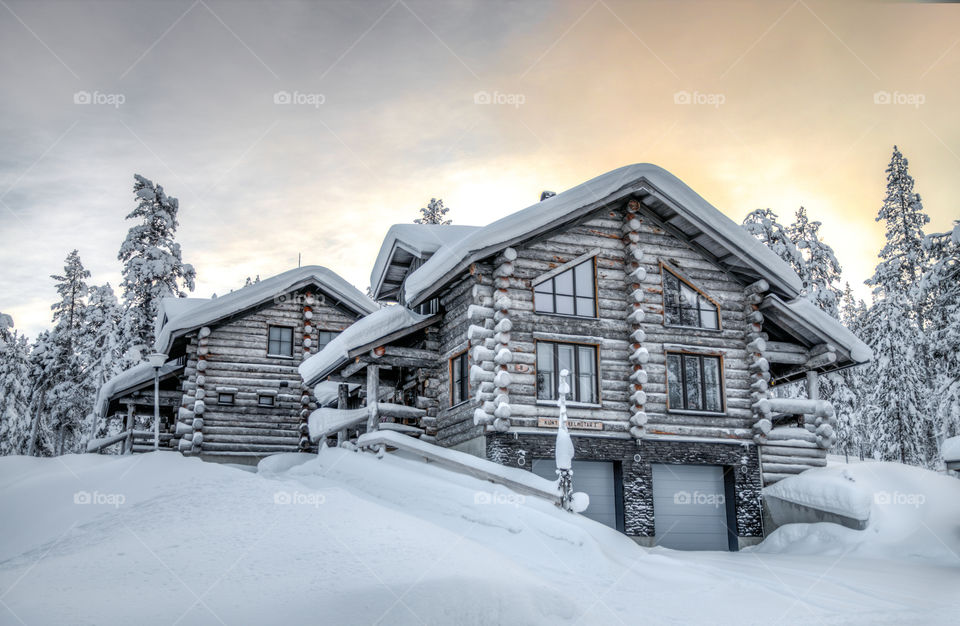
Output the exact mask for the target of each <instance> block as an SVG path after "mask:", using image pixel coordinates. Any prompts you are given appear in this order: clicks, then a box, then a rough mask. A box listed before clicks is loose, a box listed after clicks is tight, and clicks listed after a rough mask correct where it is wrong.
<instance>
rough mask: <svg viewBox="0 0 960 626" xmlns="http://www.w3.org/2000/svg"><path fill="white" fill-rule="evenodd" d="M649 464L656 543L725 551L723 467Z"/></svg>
mask: <svg viewBox="0 0 960 626" xmlns="http://www.w3.org/2000/svg"><path fill="white" fill-rule="evenodd" d="M652 467H653V516H654V525H655V527H656V533H657V545H658V546H664V547H666V548H673V549H675V550H728V549H729V539H728V538H727V506H726V497H725V489H724V481H723V467H721V466H719V465H660V464H653V466H652Z"/></svg>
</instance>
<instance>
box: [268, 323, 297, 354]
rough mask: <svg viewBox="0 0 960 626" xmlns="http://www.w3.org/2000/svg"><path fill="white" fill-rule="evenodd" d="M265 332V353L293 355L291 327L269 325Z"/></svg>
mask: <svg viewBox="0 0 960 626" xmlns="http://www.w3.org/2000/svg"><path fill="white" fill-rule="evenodd" d="M267 332H268V336H267V355H269V356H293V328H290V327H289V326H270V327H269V328H268V331H267Z"/></svg>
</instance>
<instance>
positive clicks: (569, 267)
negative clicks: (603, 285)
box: [530, 253, 600, 320]
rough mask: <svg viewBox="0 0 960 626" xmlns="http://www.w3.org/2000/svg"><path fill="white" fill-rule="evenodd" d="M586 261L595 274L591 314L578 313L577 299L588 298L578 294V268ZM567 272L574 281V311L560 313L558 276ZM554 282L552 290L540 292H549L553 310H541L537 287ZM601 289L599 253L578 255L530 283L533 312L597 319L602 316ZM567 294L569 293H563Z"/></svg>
mask: <svg viewBox="0 0 960 626" xmlns="http://www.w3.org/2000/svg"><path fill="white" fill-rule="evenodd" d="M585 263H590V269H591V272H592V275H593V296H591V297H590V299H591V300H592V301H593V313H592V314H591V315H578V314H577V300H578V299H586V298H587V296H578V295H577V273H576V269H577V268H578V267H580V266H581V265H583V264H585ZM567 272H570V273H571V276H572V283H573V294H572V296H570V297H572V298H573V313H558V312H557V283H556V280H557V277H558V276H561V275H563V274H566V273H567ZM548 282H549V283H552V290H551V291H550V292H540V293H549V294H550V296H551V303H552V305H553V311H541V310H539V309H538V308H537V287H539V286H540V285H543V284H544V283H548ZM599 289H600V285H599V283H598V280H597V254H596V253H591V254H590V255H589V256H587V257H586V258H583V257H577V258H576V259H573V260H572V261H570V262H568V263H567V264H565V265H561V266H560V267H558V268H555V269H554V270H552V271H550V272H548V273H547V275H546V277H545V278H544V277H542V276H541V277H540V278H536V279H534V280H533V281H532V282H531V284H530V293H531V298H532V303H533V312H534V313H536V314H537V315H556V316H558V317H572V318H576V319H585V320H595V319H599V316H600V303H599V293H598V292H599ZM561 295H567V294H561Z"/></svg>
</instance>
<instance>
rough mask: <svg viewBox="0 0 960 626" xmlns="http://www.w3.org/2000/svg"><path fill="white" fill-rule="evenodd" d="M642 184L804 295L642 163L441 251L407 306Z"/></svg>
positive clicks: (706, 206)
mask: <svg viewBox="0 0 960 626" xmlns="http://www.w3.org/2000/svg"><path fill="white" fill-rule="evenodd" d="M643 182H648V183H649V184H650V185H652V186H654V187H656V188H657V190H659V191H660V192H662V193H664V194H665V195H667V196H669V197H670V198H671V199H672V200H673V201H674V202H675V203H676V204H677V206H676V208H677V210H679V211H680V212H681V213H683V214H684V215H685V217H689V218H690V219H691V221H693V222H694V223H695V224H701V225H704V226H706V227H709V228H711V229H713V230H714V231H716V232H717V233H718V234H719V235H720V236H721V237H723V238H724V239H725V240H727V241H729V242H730V243H731V244H732V245H733V246H734V247H735V248H736V249H737V250H738V251H741V252H742V254H744V255H746V256H747V257H748V258H750V259H751V260H752V261H754V262H755V263H756V264H757V265H758V266H759V267H761V268H763V270H764V271H765V272H767V273H768V274H769V275H770V276H771V277H774V276H775V277H776V278H777V279H778V280H779V282H781V283H782V284H783V285H785V286H787V288H788V289H789V290H792V293H790V294H789V295H790V296H795V295H798V294H799V293H800V290H801V289H802V284H801V282H800V278H799V277H798V276H797V275H796V273H794V271H793V270H792V269H791V268H790V266H789V265H787V264H786V263H785V262H784V261H783V260H782V259H780V257H778V256H777V255H776V254H774V253H773V252H772V251H771V250H770V249H769V248H767V247H766V246H765V245H764V244H762V243H761V242H760V241H759V240H757V239H756V238H754V237H753V236H752V235H750V234H749V233H748V232H747V231H746V230H744V229H743V228H741V227H740V226H739V225H738V224H736V223H735V222H733V221H732V220H731V219H730V218H728V217H727V216H726V215H724V214H723V213H721V212H720V211H718V210H717V209H716V208H715V207H713V206H712V205H711V204H710V203H709V202H707V201H706V200H704V199H703V198H702V197H700V195H699V194H697V193H696V192H695V191H693V190H692V189H691V188H690V187H688V186H687V185H686V184H685V183H684V182H683V181H681V180H680V179H679V178H677V177H676V176H674V175H673V174H671V173H670V172H668V171H666V170H664V169H663V168H660V167H657V166H656V165H652V164H650V163H640V164H635V165H627V166H625V167H621V168H619V169H615V170H613V171H610V172H607V173H606V174H601V175H600V176H597V177H596V178H593V179H591V180H588V181H587V182H585V183H582V184H580V185H577V186H576V187H573V188H571V189H568V190H567V191H564V192H562V193H559V194H557V195H555V196H553V197H551V198H547V199H546V200H542V201H540V202H538V203H536V204H533V205H531V206H528V207H527V208H525V209H521V210H518V211H516V212H513V213H511V214H510V215H507V216H506V217H503V218H501V219H499V220H497V221H495V222H493V223H491V224H489V225H487V226H485V227H483V228H481V229H478V230H476V231H474V232H471V233H469V234H467V235H466V236H465V237H463V238H462V239H460V240H459V241H456V242H454V243H453V244H452V245H446V246H444V247H442V248H440V249H439V250H437V252H436V253H435V254H434V255H433V256H432V257H431V258H430V260H429V261H427V262H426V263H424V264H423V265H422V266H421V267H420V268H419V269H417V270H416V271H415V272H413V273H412V274H410V275H409V276H408V277H407V280H406V283H405V284H404V290H405V294H406V302H407V304H413V303H415V302H417V299H418V298H419V296H420V295H421V294H422V293H424V292H425V291H426V290H428V289H429V288H430V287H432V286H433V285H434V284H435V283H437V282H438V281H440V280H442V279H444V277H446V276H448V275H449V274H450V273H451V272H454V271H455V270H457V269H459V268H461V267H465V266H466V265H467V264H469V263H470V262H471V261H473V260H476V259H477V258H482V257H484V256H489V255H491V254H493V253H495V252H496V251H497V250H498V249H499V248H502V247H505V246H507V245H509V244H510V243H511V242H513V241H516V240H517V239H520V238H522V237H523V236H524V235H525V234H527V233H531V232H535V231H537V230H538V229H540V228H544V227H546V226H549V225H550V224H552V223H554V222H558V221H562V220H563V219H564V218H566V217H567V216H569V215H571V214H573V213H575V212H576V211H577V210H579V209H582V208H584V207H586V206H588V205H590V204H593V203H595V202H600V201H602V200H604V199H606V198H609V197H611V196H613V195H614V194H616V193H617V192H619V191H622V190H624V189H626V188H627V187H633V188H637V187H639V186H640V184H642V183H643Z"/></svg>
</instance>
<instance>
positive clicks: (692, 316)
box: [662, 267, 720, 330]
mask: <svg viewBox="0 0 960 626" xmlns="http://www.w3.org/2000/svg"><path fill="white" fill-rule="evenodd" d="M662 274H663V322H664V324H667V325H669V326H693V327H696V328H707V329H710V330H718V329H719V328H720V311H719V309H718V308H717V305H716V303H715V302H713V301H712V300H710V298H708V297H707V296H706V295H705V294H704V293H702V292H700V291H698V290H697V289H695V288H694V287H693V286H692V285H690V284H688V283H687V282H686V281H684V280H683V279H681V278H680V277H679V276H677V275H676V274H674V273H673V272H671V271H670V270H669V269H667V268H666V267H663V270H662Z"/></svg>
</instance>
